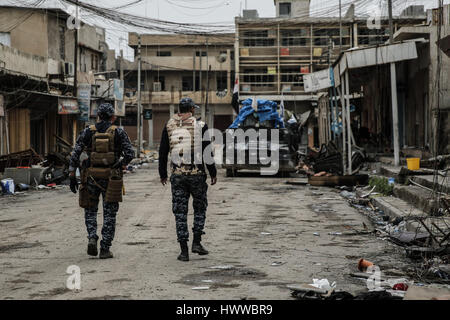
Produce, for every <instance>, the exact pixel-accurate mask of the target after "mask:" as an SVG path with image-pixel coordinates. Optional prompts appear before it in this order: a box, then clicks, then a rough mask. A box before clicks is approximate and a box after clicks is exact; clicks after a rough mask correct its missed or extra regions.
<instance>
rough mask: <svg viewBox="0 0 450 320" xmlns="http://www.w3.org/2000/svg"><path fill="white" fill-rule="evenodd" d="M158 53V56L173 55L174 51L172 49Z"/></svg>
mask: <svg viewBox="0 0 450 320" xmlns="http://www.w3.org/2000/svg"><path fill="white" fill-rule="evenodd" d="M156 55H157V56H158V57H171V56H172V52H170V51H157V52H156Z"/></svg>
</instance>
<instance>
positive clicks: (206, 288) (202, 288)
mask: <svg viewBox="0 0 450 320" xmlns="http://www.w3.org/2000/svg"><path fill="white" fill-rule="evenodd" d="M192 290H209V287H194V288H192Z"/></svg>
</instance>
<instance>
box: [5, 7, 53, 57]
mask: <svg viewBox="0 0 450 320" xmlns="http://www.w3.org/2000/svg"><path fill="white" fill-rule="evenodd" d="M0 21H1V24H0V32H10V34H11V47H13V48H16V49H18V50H20V51H22V52H25V53H30V54H34V55H38V56H42V57H47V56H48V34H47V32H43V30H47V22H48V19H47V16H46V15H45V13H43V12H39V11H34V12H33V10H28V9H22V8H0ZM20 22H21V23H20ZM25 35H26V36H25Z"/></svg>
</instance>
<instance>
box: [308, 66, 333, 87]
mask: <svg viewBox="0 0 450 320" xmlns="http://www.w3.org/2000/svg"><path fill="white" fill-rule="evenodd" d="M303 83H304V87H305V92H314V91H319V90H322V89H326V88H330V87H332V86H333V85H334V71H333V69H332V68H329V69H325V70H321V71H318V72H313V73H310V74H305V75H303Z"/></svg>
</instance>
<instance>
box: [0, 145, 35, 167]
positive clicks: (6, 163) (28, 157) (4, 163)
mask: <svg viewBox="0 0 450 320" xmlns="http://www.w3.org/2000/svg"><path fill="white" fill-rule="evenodd" d="M42 161H43V159H42V157H41V156H40V155H38V154H37V153H36V151H34V150H33V149H32V148H31V149H28V150H25V151H20V152H14V153H10V154H7V155H4V156H0V172H5V169H6V168H19V167H31V166H32V165H37V164H39V163H40V162H42Z"/></svg>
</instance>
